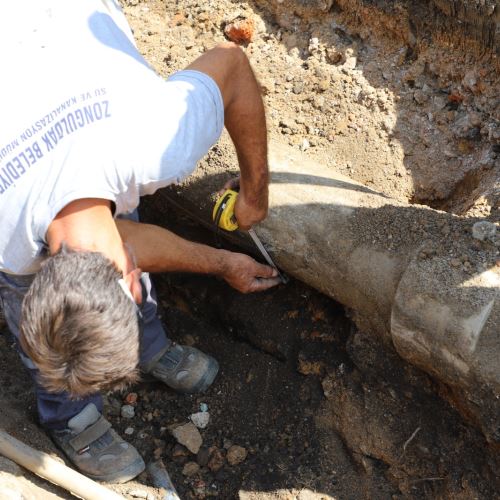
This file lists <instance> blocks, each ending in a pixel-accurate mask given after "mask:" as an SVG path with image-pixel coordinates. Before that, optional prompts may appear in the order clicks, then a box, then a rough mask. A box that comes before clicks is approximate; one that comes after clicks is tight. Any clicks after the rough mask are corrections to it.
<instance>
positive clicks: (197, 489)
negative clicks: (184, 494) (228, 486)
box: [193, 479, 207, 498]
mask: <svg viewBox="0 0 500 500" xmlns="http://www.w3.org/2000/svg"><path fill="white" fill-rule="evenodd" d="M193 493H194V494H195V495H196V497H197V498H205V497H206V494H207V485H206V483H205V481H202V480H201V479H200V480H198V481H196V482H195V483H194V484H193Z"/></svg>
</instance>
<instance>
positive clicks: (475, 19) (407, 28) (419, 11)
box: [256, 0, 500, 56]
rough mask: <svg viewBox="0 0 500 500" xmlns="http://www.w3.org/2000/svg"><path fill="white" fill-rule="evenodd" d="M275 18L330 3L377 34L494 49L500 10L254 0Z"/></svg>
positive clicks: (471, 3)
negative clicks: (367, 25)
mask: <svg viewBox="0 0 500 500" xmlns="http://www.w3.org/2000/svg"><path fill="white" fill-rule="evenodd" d="M256 3H257V4H258V5H259V6H260V7H262V8H264V9H268V10H271V11H272V12H273V14H274V15H276V16H277V19H278V20H279V19H280V18H281V19H284V18H286V17H287V15H290V14H292V15H297V16H299V17H301V18H302V19H304V20H306V21H310V20H311V19H315V18H318V17H319V16H322V15H324V14H325V13H326V12H328V11H330V10H332V9H338V10H340V11H342V12H343V14H344V15H345V16H346V18H349V19H350V20H351V21H357V22H358V23H360V24H366V23H364V21H365V20H366V18H370V23H369V29H370V30H377V31H379V33H378V34H379V35H380V34H382V35H384V36H390V37H397V38H399V39H401V40H404V41H407V42H409V43H410V45H412V46H418V45H419V44H422V43H424V44H427V43H429V42H431V43H435V42H445V43H449V44H451V45H454V46H460V47H462V46H467V47H468V49H471V50H474V51H477V52H478V53H489V55H490V56H494V55H498V54H499V51H500V29H499V26H500V10H499V8H498V2H496V1H495V0H485V1H481V2H480V1H478V0H398V1H395V2H393V1H388V0H335V1H334V0H310V1H308V0H286V1H279V0H274V1H272V2H264V1H262V0H257V2H256Z"/></svg>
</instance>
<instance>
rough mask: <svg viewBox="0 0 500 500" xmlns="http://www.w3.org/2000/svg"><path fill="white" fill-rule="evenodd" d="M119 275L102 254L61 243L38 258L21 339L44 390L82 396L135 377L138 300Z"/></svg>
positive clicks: (29, 291) (137, 351) (136, 374)
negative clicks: (55, 250) (129, 293)
mask: <svg viewBox="0 0 500 500" xmlns="http://www.w3.org/2000/svg"><path fill="white" fill-rule="evenodd" d="M121 277H122V276H121V273H120V272H119V271H118V269H117V268H116V267H115V266H114V264H113V263H112V262H111V261H110V260H109V259H108V258H107V257H105V256H104V255H103V254H101V253H98V252H87V251H73V250H70V249H68V248H66V247H65V246H64V245H63V247H62V248H61V250H60V251H59V252H58V253H57V254H55V255H53V256H51V257H49V258H48V259H47V260H46V261H45V262H44V263H43V265H42V267H41V269H40V271H39V272H38V273H37V275H36V276H35V278H34V280H33V282H32V284H31V286H30V288H29V290H28V292H27V294H26V296H25V297H24V301H23V307H22V318H21V336H20V341H21V346H22V348H23V349H24V351H25V352H26V354H27V355H28V356H29V357H30V358H31V360H32V361H33V363H34V364H35V366H36V367H37V368H38V370H39V382H40V383H41V385H43V386H44V387H45V388H46V389H47V390H48V391H50V392H62V391H66V392H68V393H69V394H70V396H72V397H81V396H86V395H89V394H92V393H95V392H97V391H99V390H101V389H119V388H123V387H125V386H126V385H128V384H129V383H133V382H135V381H137V380H138V378H139V375H138V374H139V372H138V364H139V325H138V321H137V315H136V307H137V306H136V305H135V304H134V303H133V301H132V300H130V298H129V297H127V296H126V295H125V293H124V292H123V290H122V289H121V287H120V284H119V283H118V280H119V279H120V278H121Z"/></svg>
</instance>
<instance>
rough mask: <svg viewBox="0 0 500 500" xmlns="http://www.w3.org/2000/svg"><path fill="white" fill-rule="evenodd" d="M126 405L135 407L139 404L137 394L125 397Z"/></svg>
mask: <svg viewBox="0 0 500 500" xmlns="http://www.w3.org/2000/svg"><path fill="white" fill-rule="evenodd" d="M125 403H127V404H128V405H134V404H136V403H137V393H136V392H129V393H128V394H127V395H126V396H125Z"/></svg>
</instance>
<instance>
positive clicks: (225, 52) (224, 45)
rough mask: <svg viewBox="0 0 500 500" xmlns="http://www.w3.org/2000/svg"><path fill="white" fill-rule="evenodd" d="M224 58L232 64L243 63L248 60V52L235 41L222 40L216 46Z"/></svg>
mask: <svg viewBox="0 0 500 500" xmlns="http://www.w3.org/2000/svg"><path fill="white" fill-rule="evenodd" d="M214 49H215V50H216V51H218V52H219V53H220V54H221V56H222V57H224V59H225V60H226V61H227V62H228V63H231V64H241V63H246V62H247V61H248V59H247V56H246V54H245V53H244V52H243V50H242V49H241V48H240V46H239V45H237V44H236V43H234V42H221V43H219V44H217V45H216V46H215V48H214Z"/></svg>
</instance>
